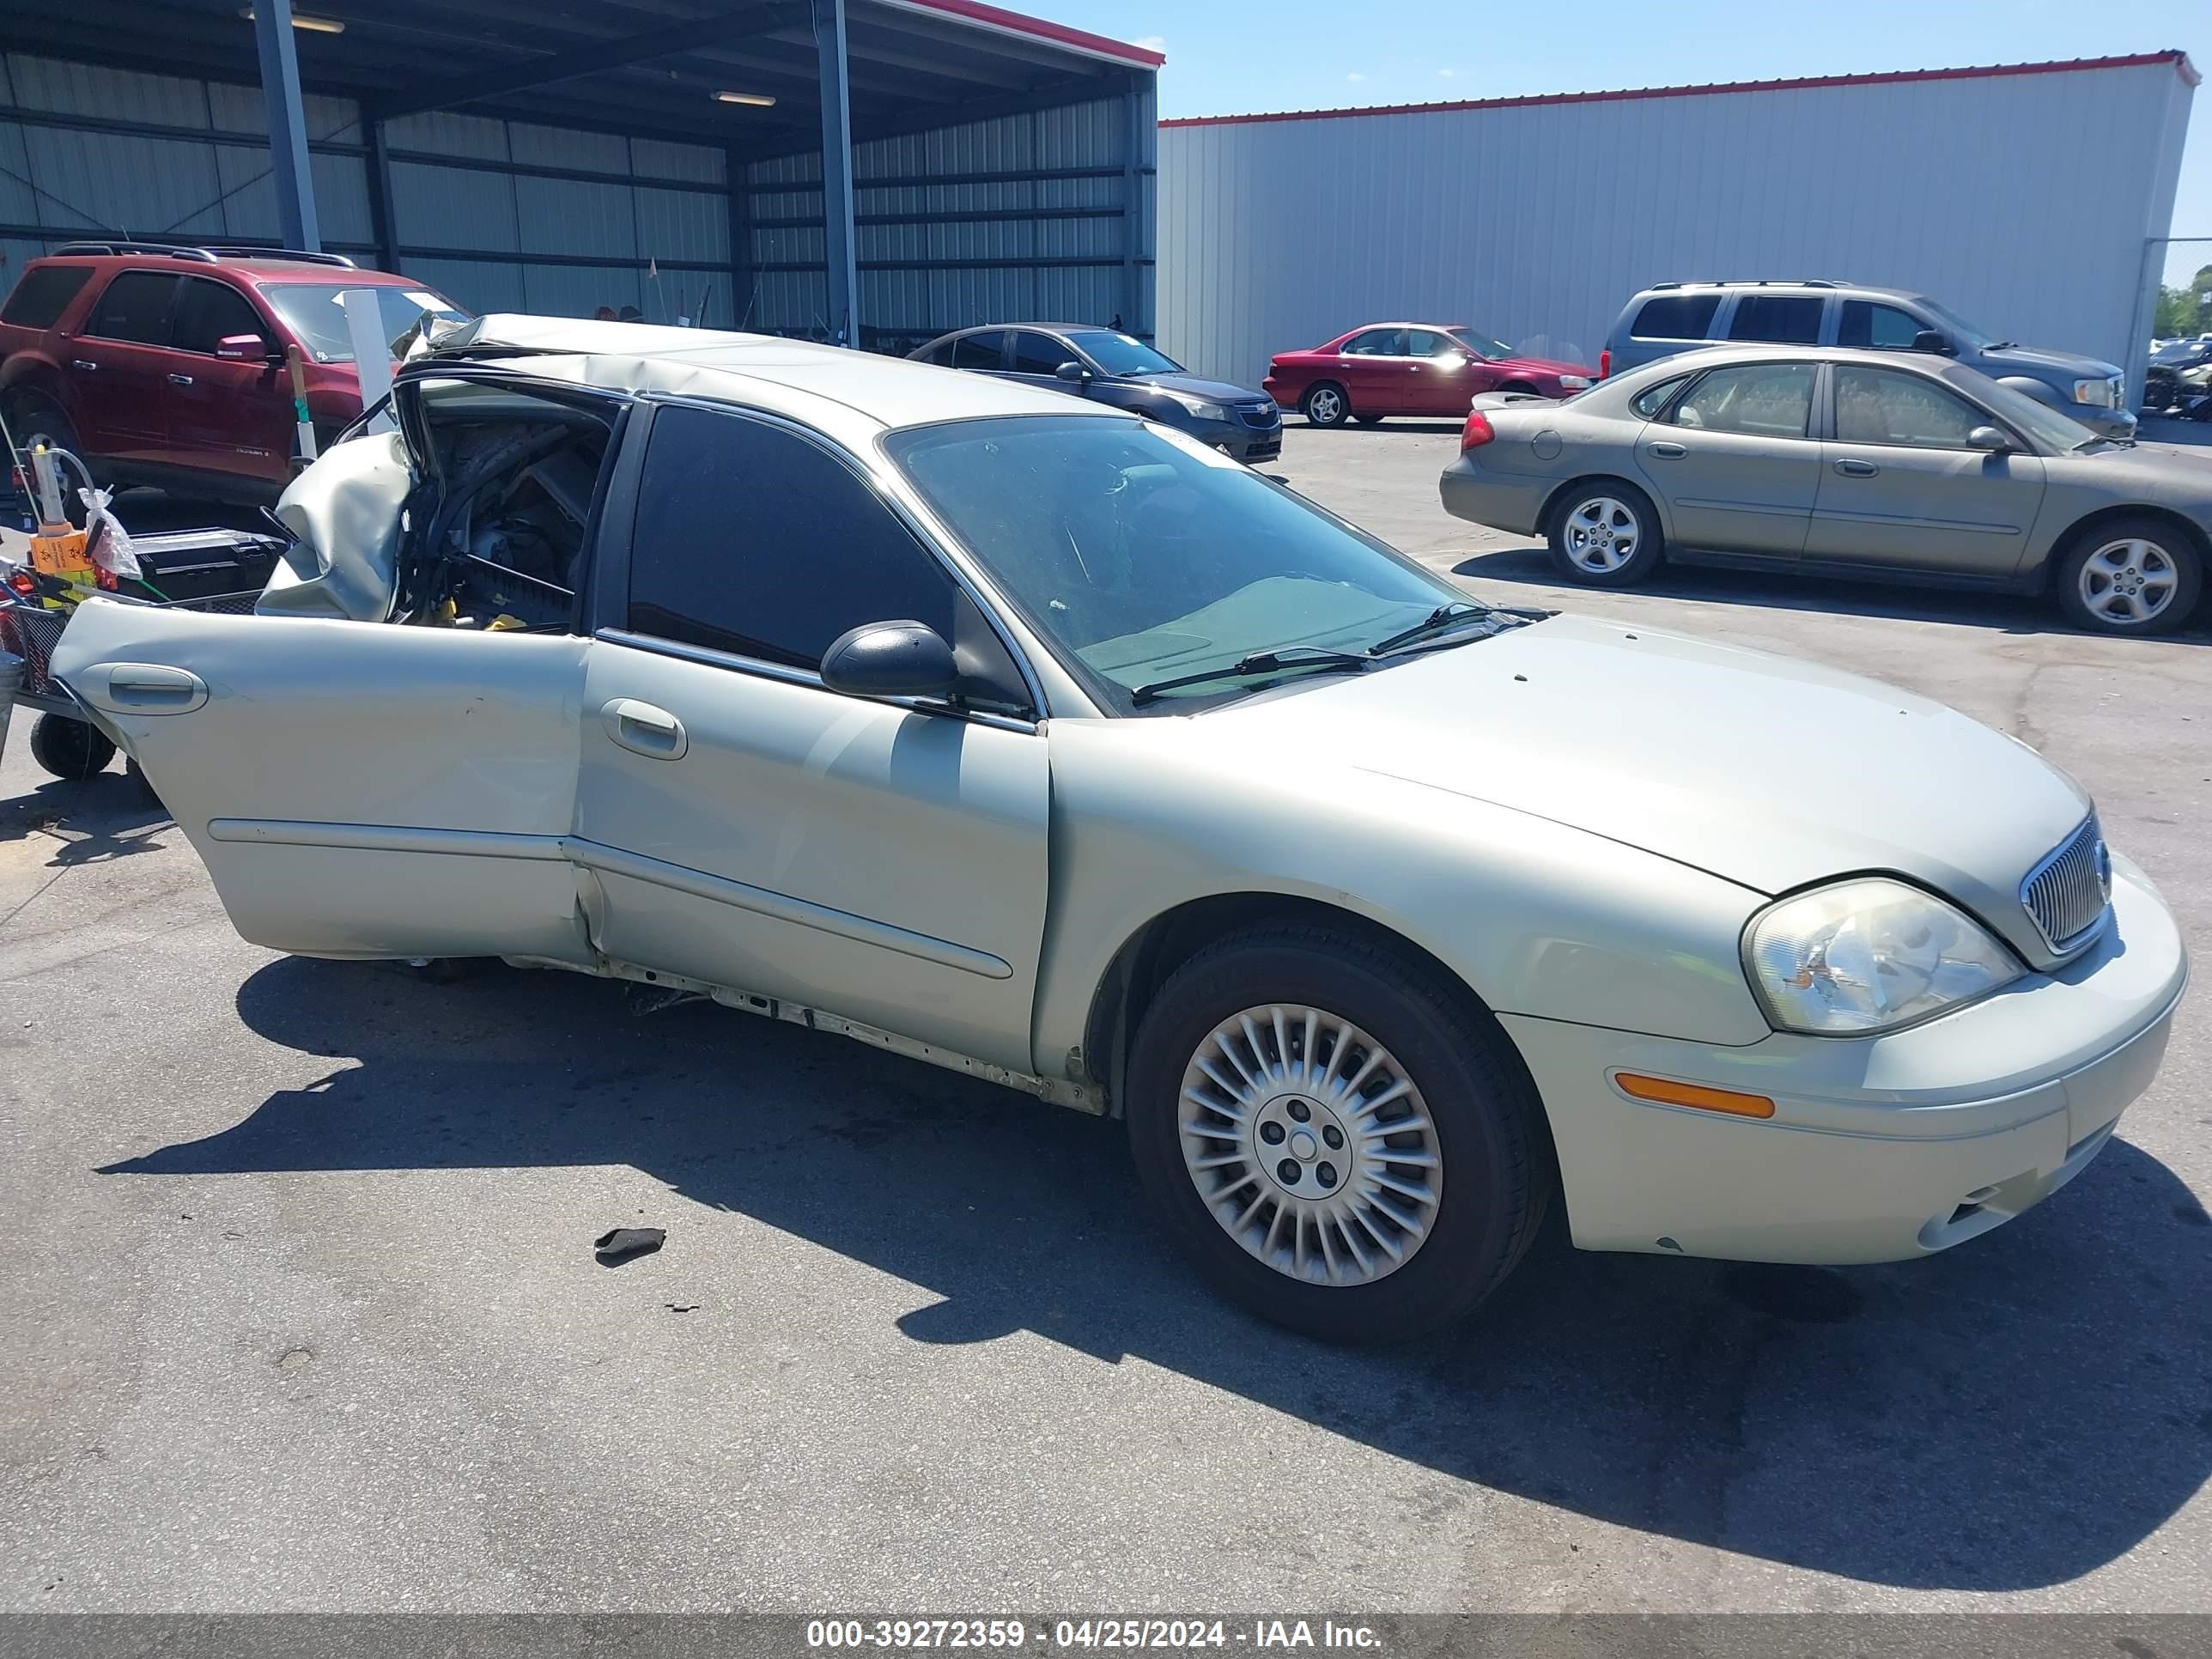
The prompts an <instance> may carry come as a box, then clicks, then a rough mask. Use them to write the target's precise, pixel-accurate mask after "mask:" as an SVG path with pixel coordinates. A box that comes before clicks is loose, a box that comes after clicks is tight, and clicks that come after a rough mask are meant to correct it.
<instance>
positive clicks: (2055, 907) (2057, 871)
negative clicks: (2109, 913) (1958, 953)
mask: <svg viewBox="0 0 2212 1659" xmlns="http://www.w3.org/2000/svg"><path fill="white" fill-rule="evenodd" d="M2111 901H2112V860H2111V858H2110V856H2109V855H2108V854H2106V851H2105V838H2104V836H2102V835H2100V834H2099V833H2098V829H2097V815H2096V814H2095V813H2093V812H2092V813H2091V814H2090V815H2089V817H2088V818H2087V820H2086V821H2085V822H2084V823H2082V825H2081V828H2080V829H2076V830H2075V832H2074V833H2073V834H2072V835H2070V836H2067V838H2066V839H2065V840H2064V841H2063V842H2059V844H2058V847H2057V850H2056V851H2054V852H2053V853H2052V854H2051V856H2050V857H2048V858H2046V859H2045V860H2043V862H2042V863H2040V864H2039V865H2037V866H2035V868H2034V869H2033V870H2031V871H2029V872H2028V874H2027V880H2026V881H2024V882H2022V883H2021V884H2020V902H2021V904H2023V905H2025V906H2026V907H2027V917H2028V920H2029V921H2033V923H2034V924H2035V931H2036V932H2037V933H2040V934H2042V935H2043V942H2044V943H2045V945H2049V946H2050V947H2051V949H2052V950H2054V951H2070V950H2072V949H2073V948H2074V947H2075V945H2080V944H2081V943H2082V942H2083V941H2084V940H2085V939H2087V937H2088V936H2089V934H2090V933H2092V932H2093V931H2094V930H2095V928H2096V927H2097V924H2098V923H2099V922H2100V921H2103V920H2104V919H2105V907H2106V904H2108V903H2109V902H2111Z"/></svg>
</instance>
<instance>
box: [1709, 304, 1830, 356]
mask: <svg viewBox="0 0 2212 1659" xmlns="http://www.w3.org/2000/svg"><path fill="white" fill-rule="evenodd" d="M1820 304H1821V302H1820V301H1819V300H1818V299H1816V298H1810V297H1807V296H1803V295H1786V294H1747V295H1744V296H1743V297H1742V298H1741V300H1738V301H1736V302H1735V317H1734V318H1733V319H1730V320H1729V339H1731V340H1758V341H1760V342H1762V343H1765V344H1767V345H1818V344H1820Z"/></svg>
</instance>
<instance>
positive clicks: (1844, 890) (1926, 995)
mask: <svg viewBox="0 0 2212 1659" xmlns="http://www.w3.org/2000/svg"><path fill="white" fill-rule="evenodd" d="M1743 963H1744V970H1745V972H1746V973H1747V974H1748V975H1750V977H1751V988H1752V990H1753V992H1754V993H1755V994H1757V995H1758V998H1759V1002H1760V1003H1761V1005H1762V1006H1764V1007H1765V1010H1766V1017H1767V1019H1768V1021H1769V1023H1771V1024H1772V1025H1773V1026H1774V1028H1775V1029H1776V1030H1780V1031H1806V1032H1810V1033H1812V1034H1813V1035H1814V1036H1857V1035H1860V1034H1862V1033H1864V1032H1869V1031H1887V1030H1893V1029H1894V1028H1895V1027H1897V1026H1899V1025H1910V1024H1913V1023H1915V1022H1916V1021H1918V1020H1923V1019H1928V1018H1932V1017H1933V1016H1935V1015H1936V1014H1940V1013H1942V1012H1944V1011H1945V1010H1946V1009H1949V1008H1955V1007H1957V1006H1960V1004H1962V1003H1967V1002H1972V1001H1973V1000H1975V999H1976V998H1978V997H1984V996H1987V995H1988V994H1990V992H1992V991H1994V990H1996V989H1997V988H1998V987H2001V986H2003V985H2007V984H2009V983H2010V982H2011V981H2014V980H2015V979H2018V978H2019V977H2020V976H2021V974H2022V973H2024V972H2026V971H2027V970H2026V969H2023V968H2022V967H2021V964H2020V963H2018V962H2017V961H2016V960H2015V958H2014V957H2013V956H2012V953H2011V952H2010V951H2007V950H2006V949H2005V947H2004V946H2003V945H2000V944H1999V943H1998V942H1997V941H1996V939H1994V938H1992V937H1991V936H1990V933H1989V932H1988V930H1987V929H1986V928H1984V927H1982V926H1981V925H1980V924H1979V923H1978V922H1976V921H1973V920H1972V918H1971V917H1969V916H1967V915H1964V914H1963V913H1961V912H1960V911H1959V910H1956V909H1954V908H1952V907H1951V906H1950V905H1948V904H1946V903H1945V902H1943V901H1942V900H1941V899H1939V898H1936V897H1935V896H1933V895H1932V894H1928V893H1923V892H1922V891H1921V890H1919V889H1918V888H1917V887H1908V886H1906V885H1905V884H1904V883H1903V882H1901V881H1887V880H1883V879H1881V878H1873V877H1869V878H1860V879H1857V880H1854V881H1845V882H1839V883H1838V884H1836V885H1835V886H1833V887H1823V888H1819V889H1817V890H1814V891H1813V892H1809V893H1800V894H1798V895H1797V896H1796V897H1794V898H1786V899H1784V900H1782V901H1781V902H1779V903H1778V904H1774V905H1771V906H1769V907H1768V908H1766V909H1765V910H1762V911H1761V912H1759V915H1756V916H1754V917H1753V918H1752V921H1751V926H1750V927H1747V928H1746V929H1745V930H1744V935H1743Z"/></svg>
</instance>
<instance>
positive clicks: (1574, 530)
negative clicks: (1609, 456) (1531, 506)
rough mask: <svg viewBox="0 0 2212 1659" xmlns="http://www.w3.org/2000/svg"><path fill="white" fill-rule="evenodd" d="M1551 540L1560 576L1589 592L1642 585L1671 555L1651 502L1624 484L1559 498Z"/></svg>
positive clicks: (1593, 481)
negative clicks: (1635, 584) (1667, 556)
mask: <svg viewBox="0 0 2212 1659" xmlns="http://www.w3.org/2000/svg"><path fill="white" fill-rule="evenodd" d="M1547 539H1548V540H1549V541H1550V543H1551V544H1552V562H1553V564H1554V565H1556V566H1557V567H1558V568H1559V572H1560V574H1563V575H1564V576H1565V577H1566V579H1567V580H1569V581H1572V582H1579V583H1581V584H1582V585H1583V586H1585V587H1627V586H1632V584H1634V583H1637V582H1640V581H1642V580H1644V578H1645V577H1646V576H1649V575H1650V574H1651V573H1652V572H1653V571H1654V570H1656V569H1657V568H1659V562H1660V561H1661V560H1662V559H1663V558H1664V557H1666V552H1667V547H1666V538H1665V537H1664V536H1663V535H1662V533H1661V532H1660V529H1659V513H1658V509H1657V508H1656V507H1653V506H1652V505H1651V498H1650V496H1649V495H1645V494H1644V492H1643V491H1642V490H1640V489H1638V488H1637V487H1636V486H1635V485H1634V484H1632V483H1628V482H1626V480H1625V479H1620V478H1590V479H1587V480H1585V481H1584V482H1583V483H1579V484H1577V485H1576V486H1575V487H1574V488H1573V489H1571V490H1568V491H1567V492H1566V493H1565V494H1564V495H1561V496H1559V500H1558V501H1557V502H1556V503H1555V504H1554V505H1553V508H1552V521H1551V527H1550V530H1549V531H1548V532H1547ZM1624 545H1625V546H1626V548H1627V552H1626V554H1625V555H1624V554H1623V553H1622V552H1621V549H1622V547H1623V546H1624Z"/></svg>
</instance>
